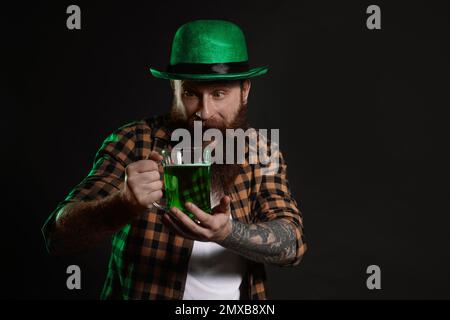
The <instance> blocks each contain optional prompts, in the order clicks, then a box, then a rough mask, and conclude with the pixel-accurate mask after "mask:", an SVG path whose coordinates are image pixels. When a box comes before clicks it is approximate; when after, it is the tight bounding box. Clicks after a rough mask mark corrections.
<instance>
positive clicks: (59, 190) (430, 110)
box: [0, 0, 450, 299]
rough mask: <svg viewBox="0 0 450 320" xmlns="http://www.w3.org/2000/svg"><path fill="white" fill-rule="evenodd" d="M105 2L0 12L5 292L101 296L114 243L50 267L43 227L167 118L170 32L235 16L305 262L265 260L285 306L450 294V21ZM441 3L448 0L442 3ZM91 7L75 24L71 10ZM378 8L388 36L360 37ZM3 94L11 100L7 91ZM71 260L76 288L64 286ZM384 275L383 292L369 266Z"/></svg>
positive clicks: (437, 10)
mask: <svg viewBox="0 0 450 320" xmlns="http://www.w3.org/2000/svg"><path fill="white" fill-rule="evenodd" d="M393 2H394V1H391V3H390V4H387V3H385V2H380V1H373V2H364V1H328V2H324V1H281V0H278V1H268V2H262V1H179V2H178V1H159V2H157V1H145V2H131V1H121V2H117V3H112V2H110V1H104V2H102V3H101V2H97V3H95V4H93V3H92V2H91V3H88V2H74V3H72V2H66V1H59V4H56V2H55V3H54V4H53V3H45V2H37V1H35V2H34V3H33V4H28V3H20V4H16V5H15V6H4V5H2V9H1V11H2V18H1V30H2V34H3V35H2V40H1V42H2V52H3V53H4V54H5V53H6V55H4V57H3V58H2V60H3V63H2V64H4V66H3V67H2V69H3V71H2V72H1V78H2V86H1V87H2V98H1V105H2V108H1V110H2V111H1V112H2V126H1V130H2V132H1V134H2V146H1V150H2V171H3V175H2V176H3V181H2V182H3V183H2V208H1V211H0V212H1V214H2V218H1V221H2V228H1V237H2V239H1V242H0V244H1V263H0V265H1V273H0V277H1V279H0V288H1V297H2V298H14V299H16V298H17V299H23V298H32V299H46V298H68V299H85V298H90V299H97V298H98V296H99V293H100V290H101V287H102V285H103V281H104V277H105V271H106V267H107V259H108V256H109V243H108V242H105V243H104V244H102V245H101V246H99V247H98V248H97V249H95V250H92V251H90V252H87V253H86V254H83V255H81V256H77V257H68V258H54V257H49V256H48V255H47V254H46V251H45V249H44V242H43V239H42V236H41V234H40V228H41V226H42V224H43V222H44V220H45V219H46V217H47V216H48V215H49V214H50V212H51V211H52V210H53V209H54V208H55V206H56V204H57V203H58V202H59V201H61V200H62V199H63V198H64V197H65V196H66V194H67V193H68V192H69V191H70V189H71V188H72V187H73V186H74V185H75V184H77V183H78V182H79V181H81V179H82V178H83V177H84V176H85V175H86V174H87V173H88V172H89V169H90V167H91V165H92V161H93V157H94V155H95V152H96V150H97V149H98V148H99V147H100V145H101V142H102V141H103V139H104V138H106V136H107V135H108V134H109V133H111V132H112V131H113V130H114V129H116V128H117V127H119V126H121V125H123V124H125V123H127V122H130V121H133V120H136V119H141V118H144V117H147V116H150V115H153V114H161V113H164V112H166V111H167V110H168V109H169V106H170V101H171V92H170V86H169V83H168V81H165V80H160V79H155V78H153V77H152V76H151V75H150V74H149V71H148V68H149V67H150V66H157V67H161V66H165V65H166V63H167V62H168V59H169V52H170V51H169V50H170V44H171V41H172V37H173V34H174V32H175V31H176V29H177V28H178V27H179V26H180V25H181V24H183V23H185V22H187V21H190V20H192V19H198V18H219V19H227V20H231V21H233V22H235V23H237V24H238V25H240V26H241V27H242V29H243V30H244V33H245V34H246V37H247V42H248V47H249V57H250V62H251V64H252V65H253V66H260V65H266V64H267V65H269V66H270V71H269V73H268V74H267V75H266V76H263V77H260V78H256V79H254V80H253V81H252V91H251V93H250V100H249V106H250V119H251V122H252V124H253V126H255V127H258V128H279V129H280V143H281V148H282V150H283V152H284V154H285V156H286V159H287V162H288V177H289V181H290V184H291V189H292V192H293V194H294V195H295V198H296V199H297V200H298V202H299V205H300V209H301V210H302V212H303V215H304V223H305V232H306V237H307V238H306V239H307V242H308V245H309V251H308V252H307V254H306V255H305V257H304V260H303V262H302V264H301V265H300V266H299V267H298V268H293V269H288V268H278V267H270V268H268V272H269V290H270V291H269V294H270V295H271V297H273V298H276V299H336V298H341V299H351V298H353V299H354V298H356V299H358V298H361V299H372V298H374V299H379V298H383V299H399V298H405V299H406V298H415V299H416V298H425V299H428V298H450V294H449V292H450V291H449V288H450V275H449V270H450V250H449V249H448V245H449V243H450V241H449V240H450V235H449V231H448V225H449V222H450V219H449V210H448V206H447V201H446V200H447V199H448V188H447V185H448V180H447V179H446V175H445V169H446V166H447V163H448V162H447V159H446V157H445V156H446V155H445V153H446V150H447V148H448V140H447V136H446V124H447V118H446V117H445V110H446V109H447V108H448V107H449V105H450V104H449V99H448V91H449V80H448V77H449V71H450V70H449V69H450V68H449V67H450V65H449V60H450V58H449V54H450V48H449V41H448V39H449V31H450V28H449V18H448V11H446V10H445V9H446V8H444V7H442V6H439V5H437V2H435V3H434V4H433V3H432V2H430V1H428V2H425V1H424V2H414V3H413V2H411V1H408V2H406V1H405V2H400V1H395V4H394V3H393ZM441 3H442V2H441ZM70 4H78V5H79V6H80V7H81V15H82V16H81V23H82V29H81V30H78V31H77V30H72V31H71V30H68V29H67V28H66V18H67V16H68V15H67V14H66V8H67V6H68V5H70ZM370 4H378V5H380V7H381V12H382V13H381V18H382V30H373V31H372V30H368V29H367V28H366V19H367V17H368V15H367V14H366V8H367V6H368V5H370ZM4 91H5V94H3V92H4ZM70 264H78V265H80V267H81V269H82V290H80V291H69V290H67V288H66V284H65V281H66V277H67V275H66V274H65V269H66V267H67V266H68V265H70ZM372 264H376V265H379V266H380V267H381V272H382V276H381V286H382V289H381V290H374V291H370V290H368V289H367V287H366V278H367V276H368V275H367V274H366V268H367V266H369V265H372Z"/></svg>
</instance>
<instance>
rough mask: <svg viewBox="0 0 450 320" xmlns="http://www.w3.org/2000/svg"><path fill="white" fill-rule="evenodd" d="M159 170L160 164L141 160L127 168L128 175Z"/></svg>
mask: <svg viewBox="0 0 450 320" xmlns="http://www.w3.org/2000/svg"><path fill="white" fill-rule="evenodd" d="M155 170H158V163H157V162H156V161H154V160H139V161H136V162H133V163H132V164H130V165H129V166H127V174H130V173H142V172H148V171H155Z"/></svg>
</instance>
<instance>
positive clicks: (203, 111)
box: [195, 97, 212, 121]
mask: <svg viewBox="0 0 450 320" xmlns="http://www.w3.org/2000/svg"><path fill="white" fill-rule="evenodd" d="M211 107H212V106H211V103H210V101H209V100H208V97H203V98H202V101H201V103H200V109H199V110H198V111H197V112H196V113H195V114H196V115H197V116H198V117H200V118H201V119H202V120H203V121H206V120H208V119H209V118H210V117H211V114H212V113H211V112H212V110H211Z"/></svg>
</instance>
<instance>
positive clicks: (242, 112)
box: [170, 99, 250, 194]
mask: <svg viewBox="0 0 450 320" xmlns="http://www.w3.org/2000/svg"><path fill="white" fill-rule="evenodd" d="M247 110H248V107H247V103H245V104H244V103H243V102H242V99H241V102H240V106H239V110H238V112H237V113H236V115H235V117H234V119H233V121H232V123H230V124H226V125H224V124H221V125H215V126H213V125H210V124H208V123H206V124H203V125H202V130H203V132H204V131H206V130H208V129H210V128H211V129H212V128H214V129H218V130H220V132H221V133H222V137H223V141H224V142H225V140H226V136H227V134H226V129H243V130H244V131H245V130H247V129H248V128H249V127H250V125H249V123H248V120H247ZM196 120H197V121H200V120H201V119H199V118H198V117H197V116H196V115H195V114H194V115H193V116H191V117H190V118H189V119H186V118H185V116H184V114H183V113H182V111H181V110H178V108H176V107H175V106H173V107H172V109H171V111H170V127H171V129H172V130H173V129H176V128H184V129H187V130H188V131H189V132H190V133H191V135H190V136H191V139H192V141H191V145H193V142H194V141H193V140H194V121H196ZM202 136H203V133H202ZM208 143H209V141H208V142H206V144H208ZM204 146H205V145H204ZM222 146H223V148H222V149H223V159H226V149H227V148H225V143H223V145H222ZM234 149H235V150H234V154H235V155H236V154H237V150H236V149H237V146H236V144H235V145H234ZM241 172H242V165H240V164H237V163H233V164H219V163H213V164H212V165H211V183H212V190H213V191H216V190H220V189H219V188H222V189H223V192H224V193H225V194H229V193H231V189H232V188H233V186H234V181H235V180H236V177H237V176H238V175H239V174H240V173H241Z"/></svg>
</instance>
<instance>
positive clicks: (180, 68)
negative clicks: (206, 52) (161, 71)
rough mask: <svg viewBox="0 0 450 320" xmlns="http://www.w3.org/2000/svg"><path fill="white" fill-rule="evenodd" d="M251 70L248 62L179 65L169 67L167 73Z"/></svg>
mask: <svg viewBox="0 0 450 320" xmlns="http://www.w3.org/2000/svg"><path fill="white" fill-rule="evenodd" d="M248 70H249V65H248V61H242V62H227V63H177V64H175V65H169V66H167V72H170V73H184V74H227V73H240V72H245V71H248Z"/></svg>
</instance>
